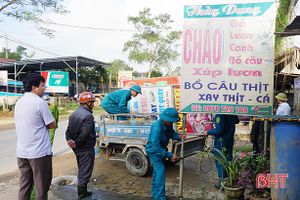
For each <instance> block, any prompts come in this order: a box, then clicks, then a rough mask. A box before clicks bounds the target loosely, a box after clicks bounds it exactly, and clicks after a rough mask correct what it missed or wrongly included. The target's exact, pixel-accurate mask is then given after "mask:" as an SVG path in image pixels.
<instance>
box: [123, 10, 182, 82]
mask: <svg viewBox="0 0 300 200" xmlns="http://www.w3.org/2000/svg"><path fill="white" fill-rule="evenodd" d="M128 22H129V23H132V24H133V25H134V27H135V28H136V29H137V31H138V32H137V33H135V34H134V35H133V36H132V40H129V41H127V42H126V43H125V44H124V49H123V51H125V52H127V51H128V52H129V56H128V59H129V60H130V61H134V62H137V63H139V64H147V65H148V66H149V73H148V77H151V73H152V71H153V69H154V68H159V67H161V66H165V65H168V64H169V62H170V61H174V60H176V58H177V57H178V55H179V54H178V52H177V51H176V49H177V47H178V45H177V44H176V42H177V41H178V39H179V38H180V37H181V31H171V27H170V24H171V23H172V22H173V21H172V20H171V17H170V15H169V14H159V15H157V16H152V15H151V13H150V9H149V8H144V10H142V11H140V12H139V15H138V16H129V17H128Z"/></svg>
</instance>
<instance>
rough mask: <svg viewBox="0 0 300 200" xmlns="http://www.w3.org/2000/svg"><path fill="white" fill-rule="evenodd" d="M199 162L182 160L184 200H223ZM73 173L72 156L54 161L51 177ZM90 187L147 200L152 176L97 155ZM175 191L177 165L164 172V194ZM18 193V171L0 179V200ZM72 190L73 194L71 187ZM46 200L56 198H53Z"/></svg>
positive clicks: (209, 166) (207, 163)
mask: <svg viewBox="0 0 300 200" xmlns="http://www.w3.org/2000/svg"><path fill="white" fill-rule="evenodd" d="M0 113H1V112H0ZM11 118H12V116H2V115H1V120H5V119H11ZM1 120H0V121H1ZM6 124H7V125H5V126H2V125H1V130H3V129H11V128H12V127H13V126H14V124H13V123H6ZM246 143H249V142H247V141H246V142H242V141H238V142H236V145H237V146H244V145H245V144H246ZM199 159H200V156H199V155H194V156H192V157H189V158H187V159H185V160H184V180H183V183H184V185H183V186H184V190H183V191H184V192H183V197H184V198H185V199H186V198H189V199H224V193H223V192H220V191H218V190H216V189H215V188H214V184H215V182H216V181H217V178H216V177H217V175H216V171H215V164H214V160H213V159H208V157H205V158H204V159H203V162H202V163H201V170H199V174H198V175H197V174H196V172H197V166H198V163H199ZM76 174H77V165H76V161H75V157H74V154H73V153H68V154H64V155H60V156H58V157H54V158H53V177H61V176H68V175H73V176H76ZM89 188H93V189H94V190H96V191H97V190H99V191H104V192H108V193H117V194H126V195H132V196H134V197H137V198H134V199H140V198H141V197H142V199H147V198H149V197H150V196H151V174H148V175H146V176H145V177H135V176H132V175H130V174H129V172H128V171H127V169H126V166H125V162H123V161H112V160H108V159H107V158H105V157H103V156H100V157H99V158H96V160H95V166H94V171H93V175H92V178H91V182H90V185H89ZM178 188H179V164H176V165H174V166H168V167H167V172H166V195H167V196H169V197H174V196H177V194H178ZM58 190H59V189H58ZM17 191H18V171H15V172H12V173H9V174H6V175H5V176H1V177H0V199H16V197H17V196H16V195H17ZM62 191H63V189H62ZM72 191H73V192H75V193H76V191H75V188H74V187H73V189H72ZM49 199H56V198H53V197H52V198H49ZM62 199H65V198H62ZM71 199H72V198H71ZM129 199H132V198H129Z"/></svg>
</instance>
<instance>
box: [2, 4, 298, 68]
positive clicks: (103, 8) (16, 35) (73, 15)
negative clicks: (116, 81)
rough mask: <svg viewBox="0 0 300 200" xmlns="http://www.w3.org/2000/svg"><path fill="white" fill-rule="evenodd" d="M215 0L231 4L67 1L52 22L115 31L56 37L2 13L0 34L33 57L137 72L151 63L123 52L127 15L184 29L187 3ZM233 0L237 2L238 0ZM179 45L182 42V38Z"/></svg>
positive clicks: (63, 32) (62, 30) (72, 31)
mask: <svg viewBox="0 0 300 200" xmlns="http://www.w3.org/2000/svg"><path fill="white" fill-rule="evenodd" d="M214 1H215V2H216V4H220V3H228V0H218V1H216V0H85V1H82V0H64V2H63V4H64V6H65V7H66V8H67V9H68V10H69V11H70V13H68V14H66V15H63V16H61V15H54V14H50V15H48V16H47V17H49V18H50V19H51V20H52V21H54V22H56V23H61V24H69V25H76V26H89V27H101V28H104V29H115V30H116V31H103V30H92V29H78V28H70V27H65V26H49V28H52V29H54V30H55V31H56V32H55V37H54V38H52V39H50V38H48V37H46V36H45V35H43V34H42V33H41V32H39V31H38V30H37V29H36V28H35V25H34V24H32V23H28V22H26V23H20V22H17V21H16V20H14V19H12V18H5V17H3V16H2V15H0V34H6V35H7V37H8V38H11V39H14V40H18V41H22V42H24V43H26V44H29V45H30V46H32V47H34V48H35V49H33V48H31V47H28V46H25V45H22V46H24V47H26V48H27V49H28V52H33V51H34V52H35V55H34V57H33V58H51V57H58V56H59V57H61V56H85V57H89V58H93V59H97V60H100V61H103V62H111V61H113V60H114V59H122V60H124V61H126V62H127V63H129V64H130V65H131V66H132V67H134V68H135V69H136V70H137V71H139V72H146V71H147V70H148V66H146V65H137V64H135V63H133V62H129V61H128V59H127V56H128V54H127V53H124V52H123V51H122V49H123V45H124V43H125V42H126V41H128V40H130V39H131V37H132V34H133V32H131V31H121V30H132V29H134V27H133V26H131V25H130V24H129V23H128V22H127V18H128V16H137V15H138V12H139V11H140V10H142V9H143V8H145V7H147V8H150V9H151V13H152V14H153V15H157V14H160V13H168V14H170V15H171V18H172V19H173V20H174V23H173V24H172V28H173V29H174V30H182V28H183V6H184V5H191V4H193V5H196V4H212V3H213V2H214ZM248 1H249V2H250V1H252V0H248ZM256 1H257V0H256ZM230 2H237V0H232V1H230ZM239 2H241V0H240V1H239ZM297 13H299V12H297ZM5 42H6V41H5V40H4V39H3V38H0V48H2V47H5ZM179 44H181V40H180V41H179ZM18 45H20V44H18V43H16V42H12V41H8V48H9V49H12V50H15V48H16V46H18ZM180 48H181V45H180V46H179V49H178V52H179V53H180V52H181V49H180ZM37 49H39V50H37ZM180 63H181V57H180V56H179V57H178V60H177V61H176V62H174V63H172V64H173V65H174V67H175V66H179V65H180Z"/></svg>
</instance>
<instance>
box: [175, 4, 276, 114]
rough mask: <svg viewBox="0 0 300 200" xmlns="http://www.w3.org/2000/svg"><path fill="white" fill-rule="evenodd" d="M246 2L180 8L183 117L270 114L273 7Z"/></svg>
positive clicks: (274, 7)
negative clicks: (209, 114) (204, 114)
mask: <svg viewBox="0 0 300 200" xmlns="http://www.w3.org/2000/svg"><path fill="white" fill-rule="evenodd" d="M249 1H250V3H247V2H245V0H239V1H238V0H236V1H230V4H228V3H227V1H225V2H226V3H225V4H214V5H188V6H184V30H183V49H182V69H181V99H180V101H181V111H182V112H186V113H188V112H204V113H205V112H206V113H227V114H242V115H269V114H272V105H273V102H272V101H273V72H274V65H273V60H274V34H273V33H274V30H275V14H276V5H275V2H274V0H271V1H265V2H262V1H257V0H256V1H251V0H249ZM211 2H213V3H216V2H221V1H220V0H219V1H211ZM222 2H224V1H222Z"/></svg>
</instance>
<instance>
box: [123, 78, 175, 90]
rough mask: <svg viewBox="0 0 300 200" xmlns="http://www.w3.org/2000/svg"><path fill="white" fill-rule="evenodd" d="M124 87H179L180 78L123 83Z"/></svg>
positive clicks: (148, 79)
mask: <svg viewBox="0 0 300 200" xmlns="http://www.w3.org/2000/svg"><path fill="white" fill-rule="evenodd" d="M123 83H124V87H127V88H130V87H131V86H133V85H135V84H137V85H140V86H166V85H179V84H180V77H179V76H165V77H155V78H144V79H134V80H126V81H123Z"/></svg>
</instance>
